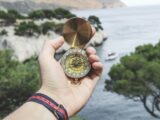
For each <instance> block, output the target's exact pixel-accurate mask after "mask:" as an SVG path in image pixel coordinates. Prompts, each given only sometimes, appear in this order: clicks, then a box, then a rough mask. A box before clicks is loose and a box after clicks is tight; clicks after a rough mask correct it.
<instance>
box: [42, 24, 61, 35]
mask: <svg viewBox="0 0 160 120" xmlns="http://www.w3.org/2000/svg"><path fill="white" fill-rule="evenodd" d="M62 28H63V24H55V23H54V22H45V23H43V24H42V25H41V30H42V33H43V34H44V35H45V34H47V33H48V32H49V31H54V32H56V33H57V34H61V33H62Z"/></svg>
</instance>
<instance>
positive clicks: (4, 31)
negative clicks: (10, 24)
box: [0, 29, 8, 36]
mask: <svg viewBox="0 0 160 120" xmlns="http://www.w3.org/2000/svg"><path fill="white" fill-rule="evenodd" d="M7 34H8V32H7V31H6V30H5V29H3V30H2V31H0V36H4V35H7Z"/></svg>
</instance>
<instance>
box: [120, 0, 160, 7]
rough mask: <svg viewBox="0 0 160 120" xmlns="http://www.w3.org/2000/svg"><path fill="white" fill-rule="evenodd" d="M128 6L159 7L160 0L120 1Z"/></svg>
mask: <svg viewBox="0 0 160 120" xmlns="http://www.w3.org/2000/svg"><path fill="white" fill-rule="evenodd" d="M121 1H123V2H124V3H125V4H126V5H128V6H146V5H158V4H159V5H160V0H121Z"/></svg>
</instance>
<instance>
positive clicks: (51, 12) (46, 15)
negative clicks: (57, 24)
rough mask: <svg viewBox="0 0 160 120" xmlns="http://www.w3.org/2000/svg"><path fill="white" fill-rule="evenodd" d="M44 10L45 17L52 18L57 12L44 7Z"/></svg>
mask: <svg viewBox="0 0 160 120" xmlns="http://www.w3.org/2000/svg"><path fill="white" fill-rule="evenodd" d="M43 12H44V15H45V18H48V19H51V18H54V17H55V13H54V11H53V10H49V9H44V10H43Z"/></svg>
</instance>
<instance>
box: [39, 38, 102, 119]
mask: <svg viewBox="0 0 160 120" xmlns="http://www.w3.org/2000/svg"><path fill="white" fill-rule="evenodd" d="M63 43H64V39H63V37H60V38H58V39H56V40H48V41H46V42H45V44H44V46H43V49H42V51H41V53H40V55H39V59H38V60H39V64H40V73H41V79H42V87H41V88H40V90H39V91H38V92H41V93H44V94H46V95H48V96H50V97H51V98H52V99H54V100H55V101H57V102H58V103H59V104H62V105H63V106H64V107H65V108H66V110H67V112H68V115H69V117H70V116H72V115H74V114H75V113H77V112H78V111H79V110H80V109H81V108H82V107H83V106H84V105H85V104H86V102H87V101H88V99H89V98H90V96H91V94H92V92H93V90H94V88H95V86H96V83H97V82H98V80H99V79H100V76H101V73H102V63H101V62H100V61H99V58H98V56H97V55H96V50H95V49H94V48H92V47H89V48H87V49H86V51H87V54H88V56H89V61H90V62H91V64H92V69H93V70H92V72H91V73H90V74H89V75H88V76H86V77H85V78H83V79H82V81H81V84H79V85H74V84H72V83H71V82H70V80H69V78H68V77H67V76H66V75H65V74H64V71H63V69H62V67H61V65H60V63H59V62H58V61H56V60H55V59H54V58H53V55H54V54H55V52H56V50H57V49H58V48H60V47H61V46H62V45H63Z"/></svg>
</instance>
